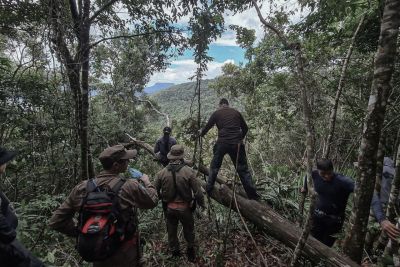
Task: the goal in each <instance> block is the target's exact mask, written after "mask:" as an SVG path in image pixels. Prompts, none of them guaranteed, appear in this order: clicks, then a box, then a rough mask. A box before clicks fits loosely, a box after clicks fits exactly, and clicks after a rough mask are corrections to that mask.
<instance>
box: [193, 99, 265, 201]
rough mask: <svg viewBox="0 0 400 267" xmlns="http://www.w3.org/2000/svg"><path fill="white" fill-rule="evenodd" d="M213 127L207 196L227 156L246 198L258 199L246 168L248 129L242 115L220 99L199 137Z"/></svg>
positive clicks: (224, 100) (226, 101)
mask: <svg viewBox="0 0 400 267" xmlns="http://www.w3.org/2000/svg"><path fill="white" fill-rule="evenodd" d="M214 125H216V126H217V128H218V139H217V142H216V144H215V145H214V148H213V153H214V156H213V159H212V161H211V166H210V175H209V177H208V181H207V187H206V191H207V193H208V194H209V193H210V192H211V191H212V190H213V188H214V184H215V180H216V178H217V175H218V172H219V169H220V168H221V164H222V160H223V159H224V156H225V155H226V154H228V155H229V156H230V158H231V160H232V162H233V164H234V166H235V167H236V171H237V173H238V174H239V177H240V180H241V182H242V185H243V188H244V190H245V191H246V194H247V196H248V198H249V199H255V200H258V199H260V196H259V195H258V194H257V191H256V188H255V186H254V184H253V181H252V177H251V174H250V172H249V168H248V166H247V157H246V151H245V147H244V144H243V139H244V137H245V136H246V134H247V131H248V129H249V128H248V127H247V124H246V122H245V120H244V119H243V116H242V114H240V112H239V111H237V110H236V109H233V108H231V107H229V102H228V100H226V99H225V98H222V99H221V100H220V102H219V109H218V110H216V111H215V112H214V113H213V114H212V115H211V117H210V118H209V120H208V122H207V124H206V126H205V127H204V128H203V129H201V130H200V136H204V135H206V134H207V132H208V131H209V130H210V129H211V128H212V127H213V126H214ZM236 165H237V166H236Z"/></svg>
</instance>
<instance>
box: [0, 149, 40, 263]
mask: <svg viewBox="0 0 400 267" xmlns="http://www.w3.org/2000/svg"><path fill="white" fill-rule="evenodd" d="M15 155H16V153H15V152H11V151H7V150H5V149H4V148H0V174H3V173H4V172H5V170H6V166H7V163H8V162H10V161H11V160H12V159H13V158H14V157H15ZM0 211H1V212H0V265H1V266H4V267H41V266H44V265H43V264H42V263H41V262H40V261H39V260H38V259H36V258H35V257H34V256H33V255H32V254H30V252H29V251H28V250H27V249H26V248H25V247H24V246H23V245H22V244H21V243H19V241H18V240H17V239H16V236H17V233H16V229H17V226H18V219H17V216H16V215H15V213H14V210H13V209H12V207H11V206H10V201H9V200H8V198H7V197H6V196H5V195H4V193H3V192H2V191H0Z"/></svg>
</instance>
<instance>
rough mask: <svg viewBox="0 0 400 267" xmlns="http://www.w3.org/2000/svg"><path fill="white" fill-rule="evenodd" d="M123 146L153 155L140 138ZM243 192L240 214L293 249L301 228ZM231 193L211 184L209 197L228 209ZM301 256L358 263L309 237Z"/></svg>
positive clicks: (342, 263)
mask: <svg viewBox="0 0 400 267" xmlns="http://www.w3.org/2000/svg"><path fill="white" fill-rule="evenodd" d="M126 145H128V146H129V145H135V146H137V147H142V148H144V149H145V150H146V151H148V152H149V153H150V154H152V155H153V156H154V153H153V151H152V150H151V149H150V148H151V146H150V145H148V144H146V143H144V142H142V141H138V140H135V139H133V140H132V142H131V143H130V144H126ZM198 170H199V172H201V173H203V174H205V175H208V169H207V168H206V167H204V166H199V168H198ZM217 181H218V180H217ZM219 181H221V180H219ZM201 183H202V186H203V188H205V186H206V183H205V181H203V180H201ZM243 195H244V196H245V194H243V192H240V193H238V194H236V199H237V203H238V208H239V211H240V213H241V214H242V216H243V217H245V218H246V219H247V220H249V221H251V222H252V223H254V224H255V225H257V226H258V227H260V228H261V229H263V230H264V231H265V232H266V233H267V234H269V235H270V236H272V237H274V238H275V239H277V240H279V241H281V242H282V243H283V244H285V245H286V246H288V247H290V248H292V249H294V248H295V247H296V244H297V242H298V240H299V238H300V236H301V233H302V229H300V228H299V227H297V226H296V225H294V224H293V223H291V222H290V221H288V220H287V219H285V218H284V217H282V216H281V215H279V214H278V213H277V212H275V211H274V210H273V209H272V208H270V207H269V206H268V205H267V204H265V203H260V202H257V201H254V200H249V199H247V198H245V197H243ZM232 196H233V191H232V190H231V189H230V188H229V187H228V186H227V185H224V184H222V185H220V184H219V183H216V184H215V186H214V190H213V191H212V192H211V197H212V198H213V199H214V200H216V201H217V202H219V203H221V204H222V205H224V206H226V207H228V208H229V207H230V206H231V205H230V204H231V199H232ZM232 209H233V210H234V211H237V210H236V206H235V205H233V206H232ZM302 255H303V256H304V257H306V258H307V259H309V260H311V261H312V262H314V263H320V262H323V263H324V266H338V267H339V266H340V267H343V266H345V267H346V266H349V267H350V266H359V265H358V264H357V263H355V262H353V261H352V260H350V259H349V258H347V257H346V256H344V255H342V254H339V253H338V252H336V251H335V250H333V249H331V248H329V247H327V246H325V245H324V244H322V243H321V242H319V241H318V240H316V239H315V238H313V237H311V236H310V237H309V238H308V239H307V242H306V244H305V247H304V249H303V250H302Z"/></svg>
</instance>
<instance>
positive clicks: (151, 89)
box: [144, 83, 175, 95]
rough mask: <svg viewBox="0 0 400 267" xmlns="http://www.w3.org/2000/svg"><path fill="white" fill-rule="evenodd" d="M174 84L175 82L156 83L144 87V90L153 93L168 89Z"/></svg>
mask: <svg viewBox="0 0 400 267" xmlns="http://www.w3.org/2000/svg"><path fill="white" fill-rule="evenodd" d="M173 85H175V84H174V83H155V84H154V85H152V86H149V87H146V88H145V89H144V92H145V93H147V94H149V95H151V94H154V93H157V92H159V91H162V90H164V89H167V88H169V87H171V86H173Z"/></svg>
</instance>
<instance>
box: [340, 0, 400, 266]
mask: <svg viewBox="0 0 400 267" xmlns="http://www.w3.org/2000/svg"><path fill="white" fill-rule="evenodd" d="M399 14H400V0H387V1H386V3H385V8H384V12H383V18H382V23H381V33H380V37H379V46H378V51H377V53H376V57H375V70H374V78H373V83H372V88H371V95H370V98H369V103H368V110H367V115H366V118H365V121H364V131H363V136H362V140H361V146H360V152H359V156H358V177H357V178H358V179H357V188H356V190H355V195H354V209H353V212H352V216H351V218H350V226H349V229H348V231H347V235H346V238H345V242H344V248H343V249H344V251H345V253H346V254H347V255H349V256H350V257H351V258H352V259H353V260H354V261H356V262H360V261H361V258H362V253H363V246H364V239H365V234H366V229H367V224H368V216H369V209H370V205H371V198H372V194H373V190H374V185H375V176H376V160H377V150H378V143H379V138H380V134H381V129H382V125H383V121H384V118H385V112H386V105H387V100H388V97H389V93H390V91H391V85H390V81H391V77H392V73H393V66H394V61H395V57H396V42H397V36H398V30H399V26H400V16H399Z"/></svg>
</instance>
